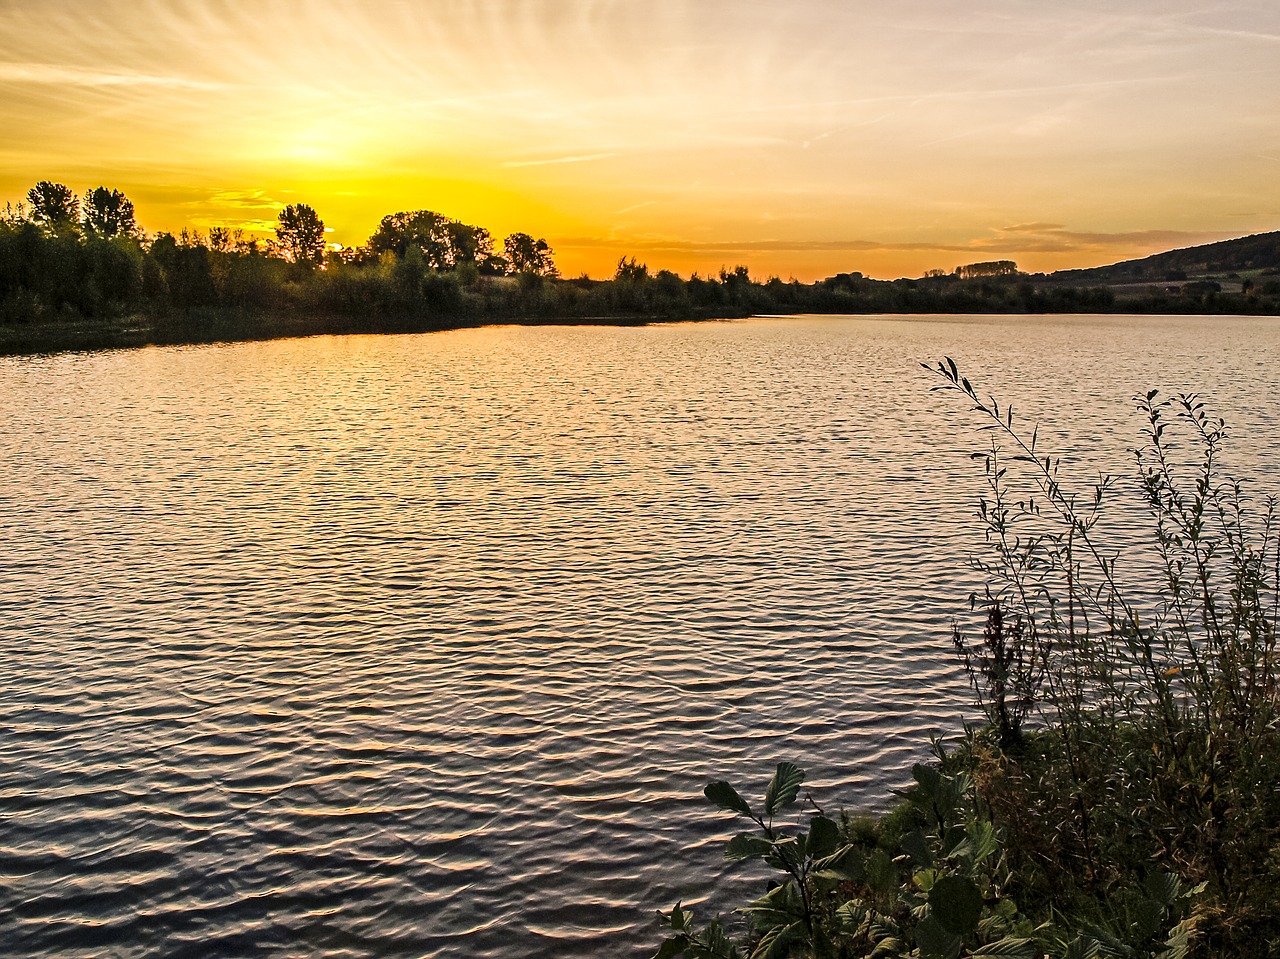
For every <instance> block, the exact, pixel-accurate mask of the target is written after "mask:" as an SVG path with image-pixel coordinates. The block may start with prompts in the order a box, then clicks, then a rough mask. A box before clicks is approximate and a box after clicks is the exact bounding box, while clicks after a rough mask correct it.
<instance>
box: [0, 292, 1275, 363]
mask: <svg viewBox="0 0 1280 959" xmlns="http://www.w3.org/2000/svg"><path fill="white" fill-rule="evenodd" d="M778 306H779V307H782V309H776V308H775V309H772V310H769V311H758V310H751V309H746V308H741V307H733V308H730V307H726V308H725V309H719V310H716V309H701V310H688V311H678V312H671V313H624V314H605V315H593V316H582V315H572V314H560V315H541V314H529V313H515V314H511V315H503V314H498V313H494V314H485V315H470V316H467V315H451V316H442V315H435V314H423V315H417V316H413V315H400V316H379V317H353V316H350V315H345V314H337V313H313V314H306V315H303V314H301V313H298V312H293V311H254V310H244V309H238V308H228V307H208V308H202V309H196V310H192V311H190V312H187V313H163V314H155V315H148V314H139V313H134V314H128V315H125V316H119V317H110V318H104V317H81V316H65V317H60V318H56V319H51V320H39V321H34V322H26V323H9V324H0V357H6V356H47V355H57V354H61V353H84V352H98V351H104V350H118V349H140V348H142V347H146V346H195V345H202V344H208V343H249V342H263V341H267V340H284V339H297V338H303V337H309V336H359V335H367V336H382V335H398V334H401V335H402V334H407V333H443V332H447V331H449V330H464V329H474V328H479V327H486V326H611V327H627V326H649V325H652V324H660V323H691V322H714V321H723V320H741V319H747V318H748V317H752V316H765V315H767V316H793V315H803V314H810V315H815V316H822V315H832V316H835V315H840V316H846V315H847V316H861V315H890V316H892V315H899V314H901V315H908V314H909V315H917V314H920V313H929V314H934V315H945V316H956V315H966V316H1007V315H1013V314H1011V313H1010V312H1009V311H1006V310H972V309H969V310H963V311H961V310H955V311H951V310H944V311H939V310H937V309H936V308H935V309H932V310H884V309H878V310H849V309H843V310H839V311H834V310H815V309H813V308H812V306H811V305H809V306H806V305H802V304H796V305H795V308H794V309H791V310H788V309H786V308H785V305H783V304H778ZM1116 306H1117V308H1115V309H1108V310H1084V311H1055V312H1043V313H1028V314H1027V315H1036V316H1109V315H1135V316H1141V315H1151V316H1156V315H1178V316H1187V315H1199V316H1204V317H1206V318H1210V317H1215V316H1223V317H1225V316H1259V317H1263V316H1274V315H1275V314H1273V313H1270V312H1258V313H1236V312H1231V313H1210V312H1200V311H1195V312H1191V311H1188V312H1181V311H1176V310H1173V311H1168V312H1167V313H1166V311H1160V313H1159V314H1157V313H1154V312H1151V311H1149V310H1144V309H1141V308H1135V307H1140V305H1139V304H1134V303H1129V304H1117V305H1116ZM1123 306H1128V307H1129V309H1123V308H1120V307H1123Z"/></svg>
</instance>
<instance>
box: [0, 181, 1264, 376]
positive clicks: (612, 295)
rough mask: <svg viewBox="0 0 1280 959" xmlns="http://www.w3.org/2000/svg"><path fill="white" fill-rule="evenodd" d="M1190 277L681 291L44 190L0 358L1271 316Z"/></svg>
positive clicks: (0, 328)
mask: <svg viewBox="0 0 1280 959" xmlns="http://www.w3.org/2000/svg"><path fill="white" fill-rule="evenodd" d="M1232 242H1234V241H1232ZM1268 249H1269V248H1268ZM1152 259H1155V258H1152ZM1178 262H1181V261H1178ZM1200 266H1203V267H1204V269H1201V270H1199V271H1193V272H1188V270H1187V269H1184V268H1182V267H1180V266H1179V265H1178V263H1172V262H1171V265H1170V267H1169V268H1168V269H1165V270H1163V272H1162V273H1161V275H1160V276H1158V277H1154V278H1151V277H1147V278H1141V279H1139V280H1138V281H1137V282H1115V281H1114V278H1108V279H1107V281H1106V282H1103V281H1101V280H1099V281H1093V277H1094V274H1095V271H1074V274H1072V275H1071V276H1067V275H1065V274H1064V275H1061V277H1065V278H1060V275H1058V274H1054V275H1050V276H1045V275H1043V274H1034V275H1029V274H1025V273H1021V272H1019V271H1018V269H1017V267H1016V265H1015V264H1014V263H1012V262H1010V261H1007V260H997V261H989V262H982V263H970V264H965V265H962V266H960V267H957V268H956V269H955V270H953V271H951V272H947V271H944V270H930V271H928V272H927V273H926V275H925V276H923V277H920V278H918V279H899V280H892V281H886V280H873V279H869V278H867V277H864V276H863V275H862V274H860V273H856V272H849V273H842V274H839V275H836V276H832V277H829V278H827V279H824V280H820V281H817V282H815V283H800V282H798V281H795V280H790V281H785V280H782V279H780V278H778V277H769V278H767V279H764V280H761V279H759V278H756V277H752V276H751V274H750V271H749V269H748V268H747V267H746V266H741V265H737V266H733V267H723V268H721V269H720V270H719V271H718V272H717V273H716V274H715V275H708V276H699V275H698V274H697V273H695V274H693V275H692V276H690V277H688V278H684V277H681V276H679V275H677V274H675V273H673V272H671V271H669V270H657V271H651V270H650V269H649V268H648V266H647V265H646V264H645V263H643V262H640V261H638V260H637V259H636V258H634V257H624V258H622V259H621V260H620V261H619V262H618V265H617V268H616V270H615V272H614V275H613V276H612V277H610V278H607V279H591V278H589V277H587V276H585V275H584V276H580V277H577V278H568V277H563V276H561V275H560V273H559V271H558V270H557V268H556V265H555V260H554V251H553V250H552V249H551V247H550V246H549V245H548V243H547V242H546V240H545V239H541V238H536V237H535V236H534V235H533V234H528V233H513V234H511V235H510V236H507V237H505V238H504V239H503V240H502V241H501V243H499V242H498V241H497V240H496V238H495V237H493V236H492V235H491V234H490V233H489V231H488V230H486V229H485V228H484V227H480V226H472V225H469V224H465V223H462V222H460V221H457V220H454V219H451V218H449V217H447V216H444V215H442V214H439V213H435V212H432V211H430V210H413V211H405V212H398V213H393V214H389V215H387V216H385V217H383V218H382V221H381V223H380V224H379V226H378V228H377V230H376V231H375V232H374V233H373V235H372V236H370V237H369V239H368V240H367V241H366V242H365V243H364V244H363V245H362V246H359V247H352V248H347V249H332V248H330V247H329V246H328V245H327V244H326V243H325V227H324V222H323V220H322V219H321V217H320V215H319V214H318V213H317V212H316V210H315V209H313V208H312V207H311V206H309V205H307V204H294V205H290V206H287V207H285V208H284V209H283V210H281V211H280V214H279V217H278V219H277V223H276V227H275V235H274V237H272V238H270V239H265V240H264V239H259V238H255V237H251V236H246V235H245V234H244V233H242V232H241V231H238V230H228V229H224V228H219V227H214V228H212V229H210V230H209V231H208V232H207V233H199V232H196V231H191V230H183V231H182V232H180V233H179V234H177V235H176V236H175V235H173V234H170V233H159V234H156V235H154V236H150V235H147V234H146V233H144V232H143V231H142V230H141V229H140V228H139V226H138V222H137V219H136V216H135V211H134V207H133V203H132V202H131V201H130V200H129V199H128V197H126V196H125V195H124V194H123V193H121V192H120V191H119V190H113V189H108V188H106V187H97V188H95V189H91V190H89V191H87V192H86V193H85V194H84V195H83V196H79V195H77V194H76V193H75V192H74V191H73V190H72V189H71V188H69V187H68V186H66V185H64V184H60V183H53V182H50V181H47V180H46V181H41V182H40V183H37V184H36V185H35V186H34V187H32V188H31V190H30V191H28V193H27V195H26V198H25V200H24V201H22V202H19V203H17V204H12V203H10V204H8V205H7V206H6V207H5V209H4V210H3V211H0V354H14V353H35V352H50V351H58V350H76V349H94V348H102V347H112V346H138V345H144V344H149V343H156V344H163V343H198V342H212V341H222V340H249V339H269V338H275V337H282V336H304V335H309V334H316V333H386V332H416V331H426V330H441V329H452V328H458V327H466V326H479V325H485V324H492V323H599V324H636V323H645V322H651V321H661V320H689V319H715V318H735V317H744V316H750V315H753V314H787V313H1111V312H1123V313H1151V314H1165V313H1187V314H1280V262H1272V261H1271V260H1266V261H1259V262H1258V263H1257V264H1255V263H1254V262H1253V261H1245V262H1243V263H1242V265H1241V266H1240V268H1239V269H1230V270H1226V271H1223V270H1217V271H1215V270H1214V269H1213V264H1200ZM1105 269H1112V268H1105Z"/></svg>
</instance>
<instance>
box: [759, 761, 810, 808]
mask: <svg viewBox="0 0 1280 959" xmlns="http://www.w3.org/2000/svg"><path fill="white" fill-rule="evenodd" d="M802 782H804V770H803V769H801V768H800V767H799V766H797V765H796V764H795V763H778V771H777V772H775V773H774V774H773V778H772V779H771V780H769V788H768V789H766V790H765V794H764V811H765V814H766V815H769V816H772V815H774V814H776V813H777V812H778V811H779V810H780V809H784V808H786V807H787V806H789V805H791V804H792V803H793V802H795V798H796V794H797V793H798V792H800V784H801V783H802Z"/></svg>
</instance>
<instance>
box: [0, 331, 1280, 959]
mask: <svg viewBox="0 0 1280 959" xmlns="http://www.w3.org/2000/svg"><path fill="white" fill-rule="evenodd" d="M943 355H950V356H954V357H956V359H957V360H958V361H959V362H960V364H961V367H962V369H963V370H964V372H966V373H967V374H968V375H970V376H971V377H972V378H973V379H974V381H975V383H976V384H978V385H979V386H980V388H981V389H983V390H984V391H989V392H993V393H995V394H996V396H997V397H998V398H999V399H1000V400H1001V401H1002V403H1003V402H1005V401H1012V402H1013V404H1014V405H1015V406H1016V407H1017V408H1018V411H1019V414H1018V415H1019V416H1021V417H1022V418H1023V421H1024V422H1025V423H1027V424H1028V425H1030V424H1031V423H1039V424H1040V442H1041V443H1042V444H1044V445H1045V446H1047V447H1051V448H1053V449H1055V450H1057V451H1059V452H1061V453H1062V454H1063V463H1064V466H1063V468H1064V470H1065V471H1066V472H1067V474H1068V475H1069V476H1070V477H1072V478H1073V479H1075V480H1078V482H1079V485H1081V486H1085V485H1087V483H1088V481H1089V480H1090V479H1091V478H1092V477H1094V476H1095V475H1096V473H1097V472H1098V471H1111V472H1117V473H1120V474H1123V475H1131V474H1132V456H1131V454H1130V453H1129V452H1128V449H1129V448H1130V447H1131V446H1133V445H1135V443H1136V442H1137V440H1138V429H1139V428H1140V425H1141V423H1140V419H1139V417H1138V416H1137V414H1136V413H1135V411H1134V408H1133V403H1132V397H1133V396H1134V395H1135V394H1136V393H1139V392H1145V391H1146V390H1147V389H1149V388H1151V387H1159V388H1161V389H1163V390H1167V391H1174V392H1176V391H1183V390H1194V391H1198V392H1201V393H1203V394H1204V395H1205V396H1206V398H1208V399H1209V400H1210V403H1211V406H1212V407H1213V409H1214V410H1215V411H1216V412H1219V413H1221V414H1222V415H1224V416H1225V417H1226V418H1227V420H1228V423H1229V424H1230V425H1231V426H1232V428H1233V435H1234V436H1235V442H1234V443H1233V445H1232V446H1231V447H1230V449H1229V453H1230V456H1229V459H1230V461H1231V462H1232V463H1233V465H1236V466H1237V468H1238V470H1239V472H1240V473H1241V474H1243V475H1244V476H1247V477H1258V478H1261V479H1262V481H1263V487H1264V488H1266V489H1270V490H1275V489H1277V488H1278V487H1280V484H1278V483H1276V482H1274V477H1276V476H1277V475H1280V472H1278V470H1277V467H1278V466H1280V426H1278V425H1277V424H1280V402H1278V401H1277V399H1276V394H1275V386H1276V382H1277V378H1276V371H1275V368H1276V360H1277V357H1280V322H1277V321H1276V320H1274V319H1266V318H1230V317H1212V318H1195V317H1156V316H1144V317H1125V316H1103V317H1024V316H1013V317H959V316H947V317H936V316H895V317H778V318H758V319H753V320H745V321H739V322H716V323H699V324H672V325H663V326H653V327H641V328H612V327H583V326H576V327H555V326H546V327H495V328H487V329H476V330H460V331H454V332H446V333H436V334H423V335H411V336H382V337H363V336H352V337H318V338H312V339H299V340H284V341H275V342H267V343H235V344H226V345H212V346H192V347H174V348H149V349H143V350H134V351H116V352H101V353H92V354H76V355H58V356H46V357H28V358H5V359H0V409H2V410H3V418H4V429H3V430H2V431H0V519H2V528H3V530H4V546H5V548H4V558H3V563H0V652H2V654H3V662H4V673H3V675H4V680H3V696H2V697H0V737H2V738H0V770H3V775H2V776H0V953H3V954H7V955H27V956H46V957H53V956H59V957H77V956H84V957H88V956H101V955H111V956H118V957H141V956H162V955H163V956H188V955H189V956H207V955H221V956H279V957H286V956H298V957H302V956H317V955H326V956H352V957H356V956H441V957H463V956H466V957H474V956H488V957H523V956H529V955H540V956H547V957H569V956H595V955H613V956H634V957H640V956H645V955H651V954H652V952H653V951H654V949H655V948H656V946H657V943H658V941H659V939H660V932H659V930H658V927H657V925H656V923H655V922H654V919H655V916H654V912H655V910H657V909H660V908H661V909H669V908H670V906H671V905H672V904H674V902H675V901H676V900H677V899H682V900H684V902H685V903H686V904H690V903H692V904H693V905H694V907H695V909H696V910H697V911H699V912H700V913H701V914H702V918H707V912H708V910H711V911H714V910H716V909H725V908H730V907H732V906H734V905H737V904H739V903H740V902H741V901H742V898H743V896H745V895H748V894H750V893H752V892H758V891H759V879H757V878H753V876H752V874H751V873H750V872H749V871H746V872H744V871H743V870H741V869H738V868H728V867H726V866H725V864H724V863H723V862H722V859H721V850H722V844H723V842H724V841H725V840H726V839H727V838H728V837H729V836H730V835H731V834H732V833H733V832H734V831H736V830H735V827H734V823H733V822H732V820H731V819H730V818H729V817H727V815H726V814H724V813H720V812H717V811H716V810H713V809H711V808H710V807H708V806H706V804H705V803H704V802H703V800H702V798H701V790H702V787H703V785H705V783H706V782H707V781H708V780H710V779H717V778H725V779H729V780H730V781H731V782H734V783H735V784H737V785H739V786H740V787H742V788H741V791H743V792H744V794H747V795H749V796H750V795H755V794H757V793H761V792H762V791H763V788H764V783H765V782H766V781H767V779H768V776H769V775H770V773H771V771H772V769H773V766H774V765H775V764H776V763H777V762H778V761H779V760H783V759H789V760H794V761H796V762H797V763H799V764H800V765H802V766H804V767H805V768H806V769H807V770H808V773H809V785H808V787H807V788H808V789H809V791H811V792H812V794H813V797H814V799H815V801H817V802H818V803H819V804H820V805H822V806H823V808H824V809H826V810H827V811H828V812H829V813H830V812H832V811H834V810H835V809H838V808H840V807H841V806H844V807H850V808H853V807H865V808H870V809H882V808H884V807H885V805H886V804H887V803H888V802H889V801H890V799H891V796H890V793H889V790H890V789H891V788H893V787H896V786H899V785H901V784H903V782H904V780H905V779H906V778H907V777H908V775H909V773H908V771H909V767H910V765H911V763H912V762H915V761H918V760H920V759H923V758H926V757H927V756H928V755H929V743H928V738H929V736H930V735H931V734H940V735H950V734H954V733H955V732H956V731H957V730H958V729H959V728H960V727H961V724H962V723H963V721H964V720H965V719H974V718H976V717H975V713H974V711H973V709H972V708H971V707H970V705H969V701H970V697H969V694H968V690H967V686H966V683H965V680H964V677H963V675H961V674H960V672H959V671H958V669H957V666H956V664H955V662H954V661H953V658H952V655H951V644H950V623H951V622H952V619H953V617H955V616H959V615H964V614H965V613H966V610H967V605H966V601H967V597H968V596H969V594H970V592H971V591H972V590H973V589H975V588H976V587H977V586H978V584H979V580H977V579H976V578H975V575H974V574H973V573H972V572H970V570H969V569H968V568H967V566H966V557H967V556H968V555H969V554H970V553H971V552H973V551H974V550H976V549H978V548H980V546H981V541H982V535H981V528H980V527H979V525H978V523H977V520H976V519H975V517H974V515H973V514H974V507H975V504H976V501H977V497H978V496H979V495H980V494H981V491H982V490H981V468H980V465H979V464H975V463H974V462H973V461H971V460H970V458H969V453H970V452H972V451H975V450H980V449H981V448H982V447H983V446H984V444H985V443H986V442H987V440H986V436H987V434H981V433H978V432H976V427H977V426H978V425H980V424H979V422H978V421H977V420H975V419H974V418H973V417H972V416H971V415H969V414H967V413H965V410H964V405H963V403H961V402H960V401H959V399H958V398H957V397H956V396H954V395H948V394H939V393H935V392H931V387H933V386H935V385H936V384H937V382H938V380H937V379H936V377H931V376H930V375H929V374H928V373H926V372H925V371H924V370H922V369H921V368H920V366H919V364H920V362H921V361H936V360H937V359H938V358H940V357H941V356H943ZM1131 486H1132V484H1129V485H1127V486H1126V485H1125V484H1122V485H1121V488H1120V490H1119V493H1121V494H1125V493H1127V492H1129V491H1131ZM1117 515H1118V516H1119V517H1120V520H1119V521H1117V522H1114V523H1113V526H1114V531H1115V534H1116V536H1117V537H1118V539H1119V540H1120V541H1121V542H1125V541H1129V540H1131V539H1132V538H1134V537H1136V536H1137V535H1138V530H1139V528H1140V527H1139V516H1138V513H1137V512H1136V511H1135V510H1133V509H1132V508H1127V507H1124V508H1121V509H1120V511H1119V513H1118V514H1117ZM802 795H803V793H802Z"/></svg>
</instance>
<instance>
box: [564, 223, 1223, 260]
mask: <svg viewBox="0 0 1280 959" xmlns="http://www.w3.org/2000/svg"><path fill="white" fill-rule="evenodd" d="M993 232H994V233H995V235H994V236H981V237H974V238H973V239H970V240H967V241H961V242H954V243H946V242H938V241H932V240H906V241H898V242H887V241H881V240H870V239H853V238H848V239H836V240H805V239H792V240H788V239H777V238H773V239H760V240H744V241H733V240H688V239H684V238H681V237H666V236H634V237H621V236H611V237H583V236H578V237H563V238H560V239H558V241H557V246H559V247H562V248H566V249H599V248H601V247H606V248H625V249H627V250H633V251H635V252H637V253H683V254H707V255H735V254H743V255H747V254H752V253H776V254H786V253H814V252H824V253H937V254H951V255H956V256H962V257H963V256H984V255H989V254H995V253H999V254H1006V255H1016V254H1034V253H1042V254H1043V253H1073V254H1080V255H1088V254H1097V255H1099V256H1104V255H1106V254H1109V253H1118V254H1132V253H1134V252H1135V251H1150V252H1160V251H1163V250H1171V249H1178V248H1180V247H1187V246H1196V245H1198V244H1201V243H1211V242H1214V241H1216V240H1225V239H1230V238H1232V237H1233V236H1235V234H1233V233H1220V232H1219V233H1214V232H1189V231H1183V230H1138V231H1131V232H1123V233H1087V232H1080V231H1072V230H1068V229H1066V228H1065V227H1064V226H1062V225H1061V224H1057V223H1022V224H1016V225H1014V226H1010V227H1003V228H997V229H995V230H994V231H993Z"/></svg>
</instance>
